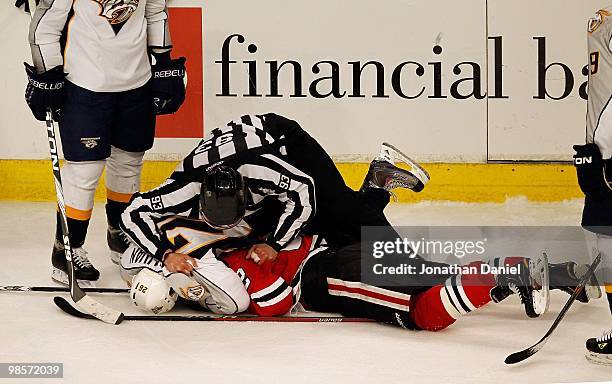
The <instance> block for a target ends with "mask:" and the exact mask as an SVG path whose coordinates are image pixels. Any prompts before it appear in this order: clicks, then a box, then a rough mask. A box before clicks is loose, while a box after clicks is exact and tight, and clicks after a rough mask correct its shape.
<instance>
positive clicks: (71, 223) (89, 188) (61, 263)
mask: <svg viewBox="0 0 612 384" xmlns="http://www.w3.org/2000/svg"><path fill="white" fill-rule="evenodd" d="M113 111H114V102H113V95H112V94H110V93H96V92H92V91H89V90H86V89H84V88H81V87H78V86H76V85H74V84H71V83H69V82H66V102H65V105H64V108H63V111H62V115H61V118H60V121H59V129H60V136H61V140H62V148H63V152H64V157H65V159H66V163H65V164H64V166H63V167H62V170H61V172H62V184H63V190H64V200H65V204H66V218H67V222H68V229H69V232H70V244H71V246H72V247H73V251H74V260H73V264H74V266H75V268H76V277H77V279H78V280H90V281H93V280H97V279H98V278H99V276H100V273H99V272H98V271H97V270H96V269H95V268H94V266H93V265H92V264H91V263H90V262H89V260H88V258H87V252H86V251H85V250H84V249H83V244H84V243H85V238H86V236H87V229H88V226H89V220H90V218H91V214H92V210H93V205H94V194H95V191H96V186H97V185H98V182H99V179H100V176H101V175H102V171H103V169H104V164H105V159H106V158H107V157H108V156H109V155H110V143H109V131H110V129H109V126H110V124H111V121H112V116H113ZM61 236H62V231H61V224H60V218H59V213H58V214H57V228H56V235H55V243H54V246H53V252H52V257H51V262H52V264H53V275H52V278H53V279H54V280H56V281H58V282H61V283H64V284H67V283H68V276H67V274H66V272H67V267H66V260H65V255H64V246H63V242H62V241H61Z"/></svg>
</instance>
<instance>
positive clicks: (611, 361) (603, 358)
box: [585, 351, 612, 366]
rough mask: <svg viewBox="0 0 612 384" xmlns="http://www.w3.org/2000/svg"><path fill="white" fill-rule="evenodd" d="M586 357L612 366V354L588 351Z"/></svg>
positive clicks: (594, 361)
mask: <svg viewBox="0 0 612 384" xmlns="http://www.w3.org/2000/svg"><path fill="white" fill-rule="evenodd" d="M585 357H586V359H587V360H588V361H590V362H591V363H594V364H599V365H607V366H612V356H608V355H604V354H601V353H595V352H591V351H587V353H586V354H585Z"/></svg>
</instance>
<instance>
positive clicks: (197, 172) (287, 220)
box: [120, 115, 315, 259]
mask: <svg viewBox="0 0 612 384" xmlns="http://www.w3.org/2000/svg"><path fill="white" fill-rule="evenodd" d="M264 120H265V116H254V115H250V116H243V117H241V118H239V119H237V120H233V121H231V122H230V123H228V124H227V125H226V126H224V127H221V128H216V129H214V130H213V131H212V132H211V134H210V136H209V137H207V138H205V139H204V140H202V141H201V142H200V144H199V145H198V146H197V147H196V148H195V149H194V150H193V151H192V152H191V153H190V154H189V155H188V156H187V157H186V158H185V159H184V160H183V161H182V162H181V163H180V164H179V165H178V167H177V168H176V170H175V171H174V173H173V174H172V175H171V176H170V178H168V179H167V180H166V181H165V182H164V183H163V184H161V185H160V186H159V187H157V188H155V189H153V190H151V191H149V192H144V193H136V194H135V195H134V197H133V198H132V201H131V203H130V205H129V206H128V208H127V209H126V210H125V211H124V213H123V214H122V215H121V222H120V226H121V229H122V230H123V231H124V232H125V233H126V234H127V235H128V236H129V237H130V239H131V240H132V241H134V242H135V243H136V244H138V245H139V246H140V247H141V248H142V249H144V250H146V251H148V252H149V253H151V254H152V255H155V257H156V258H158V259H161V258H162V256H163V254H164V252H166V250H168V249H171V244H169V243H168V241H167V239H165V237H164V236H163V235H162V232H161V231H160V230H159V228H157V226H156V224H155V223H156V221H159V219H160V218H162V217H164V216H173V215H181V216H187V217H191V218H200V209H199V198H200V197H199V195H200V189H201V180H202V179H203V176H204V172H205V171H206V169H207V168H208V167H209V166H211V165H214V164H218V163H220V162H222V163H223V164H225V165H228V166H230V167H233V168H234V169H236V170H237V171H238V172H240V174H241V175H242V177H243V178H244V183H245V186H246V189H247V195H248V196H247V202H248V205H247V212H246V216H247V217H248V216H249V215H250V214H252V213H254V212H255V211H257V210H258V209H260V208H261V207H262V206H263V203H264V199H266V200H267V199H270V198H274V199H277V200H278V201H280V202H281V203H282V204H283V206H284V211H283V212H282V214H281V216H280V218H279V220H278V225H277V226H276V228H275V230H274V231H273V232H272V233H270V235H269V236H268V238H267V239H266V241H265V242H266V243H267V244H269V245H271V246H272V247H273V248H275V249H277V250H279V249H281V248H282V247H283V246H285V245H286V244H287V243H289V242H290V241H291V240H292V239H293V238H294V237H295V236H296V235H297V234H298V233H299V231H300V230H301V229H302V228H303V227H304V226H305V225H306V224H307V223H308V221H309V220H310V219H311V218H312V217H314V213H315V190H314V183H313V180H312V178H311V177H310V176H308V175H306V174H305V173H304V172H302V171H300V170H299V169H297V168H295V167H293V166H292V165H290V164H289V163H287V162H285V161H284V160H283V159H282V158H281V155H280V152H279V151H278V150H277V147H276V146H275V145H274V143H275V138H273V137H272V136H271V135H270V134H269V132H267V131H266V129H265V128H264Z"/></svg>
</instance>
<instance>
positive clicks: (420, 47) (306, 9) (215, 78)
mask: <svg viewBox="0 0 612 384" xmlns="http://www.w3.org/2000/svg"><path fill="white" fill-rule="evenodd" d="M169 4H170V5H171V6H178V7H202V8H203V25H204V28H203V34H204V116H205V128H206V130H207V131H208V130H210V129H211V128H212V127H214V126H215V125H217V124H220V123H224V122H226V121H227V120H228V119H230V118H234V117H235V116H236V115H239V114H243V113H248V112H257V113H262V112H267V111H275V112H278V113H281V114H285V115H287V116H290V117H293V118H295V119H296V120H298V121H300V122H301V123H302V124H303V125H304V127H305V128H306V129H308V130H309V131H311V132H312V133H313V135H314V136H315V137H316V138H318V139H319V140H320V141H321V143H322V144H323V145H324V147H325V148H326V149H327V150H328V151H329V152H330V153H331V154H332V155H334V156H335V157H336V158H337V159H343V160H355V161H358V160H364V159H365V158H367V157H368V156H370V155H372V154H373V153H375V152H376V151H377V147H378V143H379V142H380V141H381V140H388V141H392V142H394V143H397V144H398V145H399V146H400V147H402V148H403V149H404V150H406V151H408V152H410V153H411V154H413V155H414V156H415V157H416V158H417V159H419V160H421V161H442V162H484V161H486V160H487V159H489V160H499V159H514V160H517V159H535V160H541V159H544V160H559V159H564V160H567V159H570V158H571V144H574V143H577V142H580V141H581V140H582V138H583V131H584V128H583V126H584V115H585V108H586V103H585V101H584V100H583V99H581V98H580V97H579V96H578V87H579V86H580V85H581V84H582V83H583V82H584V81H585V76H583V75H582V74H581V73H580V71H581V68H582V66H583V65H584V64H586V41H585V40H586V33H585V26H586V20H587V18H588V17H589V16H590V15H592V14H593V13H594V12H595V10H597V9H598V8H600V7H602V6H604V5H606V2H605V1H601V0H588V1H575V0H563V1H555V0H542V1H539V2H535V3H534V2H527V1H525V0H517V1H512V2H508V1H502V0H488V1H483V0H465V1H462V2H454V1H450V0H440V1H435V2H426V1H405V0H389V1H387V2H385V3H384V6H381V5H380V4H378V3H376V2H372V1H367V0H355V1H351V2H350V6H349V5H347V4H348V3H347V2H344V1H339V0H334V1H324V0H312V1H293V2H290V3H287V2H283V1H280V0H262V1H257V2H252V1H245V0H240V1H238V0H228V1H219V0H216V1H208V0H170V1H169ZM27 24H28V16H27V15H25V14H24V13H23V11H21V10H17V9H16V8H15V7H14V6H13V2H11V1H8V2H2V3H0V25H2V32H3V33H2V34H0V44H2V46H3V47H4V49H5V53H6V55H7V57H10V60H3V61H2V63H1V64H0V66H1V67H0V70H2V74H3V76H2V79H1V80H0V84H1V85H2V90H3V95H4V97H3V100H2V103H0V158H4V159H30V158H34V159H37V158H44V157H46V156H47V144H46V137H45V135H44V134H43V133H42V132H41V131H42V130H43V129H44V124H41V123H37V122H35V121H34V119H33V118H32V117H31V116H30V113H29V110H28V109H27V106H26V105H25V103H24V101H23V90H24V87H25V74H24V71H23V66H22V65H21V62H22V61H30V59H29V50H28V47H27V44H26V36H27ZM487 28H488V31H487ZM232 34H241V35H242V36H244V37H245V42H244V43H238V42H237V41H236V39H235V38H234V39H233V40H231V42H230V44H229V48H230V50H229V52H230V54H229V60H232V61H235V62H236V63H232V64H229V69H230V70H229V73H230V75H229V91H228V92H229V93H231V94H236V95H237V96H235V97H230V96H219V95H222V94H223V90H222V81H221V79H222V77H223V71H222V65H221V64H220V63H215V61H220V60H221V59H222V47H223V44H224V41H226V39H227V38H228V37H229V36H230V35H232ZM496 36H501V38H502V41H503V44H502V47H503V48H502V52H503V61H502V64H501V65H502V66H501V68H502V72H503V77H502V78H501V81H502V84H503V85H502V89H501V91H500V92H501V93H500V94H497V90H496V87H495V80H496V78H495V76H494V74H495V73H497V72H496V70H497V69H498V68H497V67H496V65H495V60H494V58H495V50H494V42H493V41H492V40H491V39H488V38H487V37H490V38H492V37H496ZM536 36H542V37H545V38H546V44H547V47H546V48H547V52H546V59H547V64H550V63H552V62H562V63H563V64H565V65H567V66H568V67H569V68H570V69H571V71H572V73H573V76H574V78H575V84H574V89H573V91H572V92H571V93H570V94H569V96H568V97H566V98H565V99H563V100H558V101H556V100H552V99H549V98H547V99H545V100H536V99H534V98H533V97H534V96H535V95H536V94H537V92H538V65H537V58H538V54H537V44H536V41H535V40H534V39H533V37H536ZM249 44H254V45H256V46H257V51H256V52H255V53H249V52H248V50H247V47H248V45H249ZM436 44H439V45H440V46H441V47H442V48H443V51H442V53H440V54H435V53H434V52H433V51H432V49H433V47H434V46H435V45H436ZM285 60H294V61H296V62H298V63H299V64H300V66H301V84H302V91H303V94H304V97H290V96H289V95H291V94H292V93H294V91H295V90H294V86H293V84H294V79H293V73H292V68H291V66H290V65H287V66H285V67H283V68H282V69H281V71H280V75H279V77H278V94H281V95H283V96H280V97H273V96H269V95H270V94H271V89H270V87H271V84H270V83H271V75H270V66H271V65H272V64H270V63H266V62H267V61H268V62H269V61H275V62H277V63H281V62H283V61H285ZM323 60H328V61H333V62H334V63H337V65H338V73H337V79H338V90H339V92H340V93H341V94H342V93H343V92H346V94H343V96H342V97H334V96H329V97H323V98H316V97H314V96H313V95H312V94H311V92H309V86H310V85H311V84H312V83H313V81H316V80H317V79H321V78H322V77H325V76H330V75H331V69H330V68H331V65H330V64H321V65H320V69H321V71H320V73H313V65H315V64H316V63H317V62H319V61H323ZM369 60H373V61H376V62H378V63H380V65H382V66H383V67H384V76H383V81H382V82H381V85H382V87H381V91H380V92H381V93H380V95H384V96H388V97H372V96H373V95H376V94H377V88H376V85H377V80H376V76H375V70H374V68H373V67H372V65H370V66H369V67H367V68H366V69H365V70H364V72H363V74H362V76H361V77H359V75H358V73H357V74H355V73H354V71H353V68H354V67H353V66H352V65H351V64H349V63H350V62H352V61H358V62H360V63H361V64H364V63H366V62H367V61H369ZM245 61H252V62H253V63H254V64H255V65H256V66H257V76H256V80H257V94H261V95H262V96H261V97H259V96H257V97H255V96H244V95H245V94H248V93H249V76H248V68H249V64H248V63H245ZM408 61H410V62H412V63H410V64H406V66H404V67H403V69H402V70H401V76H400V77H399V84H400V86H401V91H402V92H404V94H405V95H407V96H410V97H412V96H415V95H417V94H418V93H419V92H420V91H421V90H423V93H422V95H421V96H419V97H416V98H413V99H405V98H402V97H401V96H400V95H398V93H397V92H396V89H395V88H394V87H393V84H394V81H393V71H394V70H395V69H396V68H397V67H398V65H400V64H401V63H403V62H408ZM437 62H440V68H441V80H440V81H436V80H435V76H434V72H435V70H434V67H435V66H436V64H432V63H437ZM461 62H469V63H471V64H464V65H462V66H460V69H461V70H462V71H461V73H460V74H456V73H454V72H453V70H454V69H455V67H456V66H457V64H459V63H461ZM417 63H418V64H417ZM418 65H421V66H422V70H423V74H422V76H418V75H417V74H416V73H415V72H416V69H417V67H418ZM474 66H475V67H477V68H479V69H480V72H481V73H480V77H481V78H480V83H481V87H480V88H482V89H481V90H480V92H481V93H483V94H485V93H487V91H488V94H489V96H493V98H486V97H485V98H478V97H474V96H471V97H469V98H467V99H465V100H460V99H457V98H455V97H453V96H452V94H451V87H452V85H453V84H454V83H455V82H456V81H458V80H461V79H464V78H470V77H472V76H474V75H473V69H472V68H473V67H474ZM561 74H562V72H561V71H560V70H559V68H558V67H554V68H551V69H550V70H549V72H548V78H547V89H548V92H549V93H550V94H551V95H553V96H558V95H559V94H560V93H562V90H563V89H562V85H563V84H562V82H561V80H559V77H560V75H561ZM354 75H356V76H357V77H358V78H359V79H360V81H359V83H360V85H361V94H362V95H364V96H365V97H349V95H352V94H354V93H356V91H355V86H354V80H353V76H354ZM497 80H499V79H497ZM437 83H439V84H440V91H439V92H436V91H435V90H434V88H436V84H437ZM330 84H331V80H329V79H327V80H322V81H321V83H320V84H319V85H318V86H317V90H318V91H319V92H321V93H325V92H327V91H329V88H330ZM487 85H488V87H489V89H488V90H487ZM396 87H397V84H396ZM472 88H473V87H472V81H470V80H468V81H465V82H463V84H462V85H461V86H459V92H460V93H462V94H470V93H471V90H472ZM436 94H438V96H445V97H446V98H442V97H436ZM500 95H501V96H508V98H498V97H497V96H500ZM196 141H197V140H194V139H158V140H156V144H155V147H154V148H153V150H151V151H150V152H149V154H148V158H152V159H175V158H179V157H180V156H181V155H182V154H184V153H185V152H187V151H188V150H190V149H191V147H192V146H193V145H194V142H196Z"/></svg>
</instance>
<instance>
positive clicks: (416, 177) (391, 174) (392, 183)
mask: <svg viewBox="0 0 612 384" xmlns="http://www.w3.org/2000/svg"><path fill="white" fill-rule="evenodd" d="M396 158H398V159H399V160H401V161H403V162H405V163H406V164H407V165H409V166H410V168H411V169H410V170H409V171H407V170H405V169H402V168H399V167H397V166H395V160H396ZM428 182H429V174H428V173H427V172H426V171H425V170H424V169H423V168H422V167H421V166H420V165H419V164H417V163H416V162H415V161H414V160H412V159H410V158H409V157H408V156H406V155H404V154H403V153H402V152H400V151H399V150H398V149H397V148H395V147H393V146H392V145H391V144H388V143H383V144H382V146H381V150H380V154H379V155H378V157H376V158H375V159H374V160H372V162H371V163H370V169H369V170H368V174H367V176H366V178H365V180H364V181H363V185H362V186H361V189H360V190H362V191H363V190H364V189H366V188H383V189H384V190H386V191H390V190H392V189H395V188H408V189H411V190H413V191H415V192H420V191H422V190H423V188H424V187H425V184H427V183H428Z"/></svg>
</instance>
